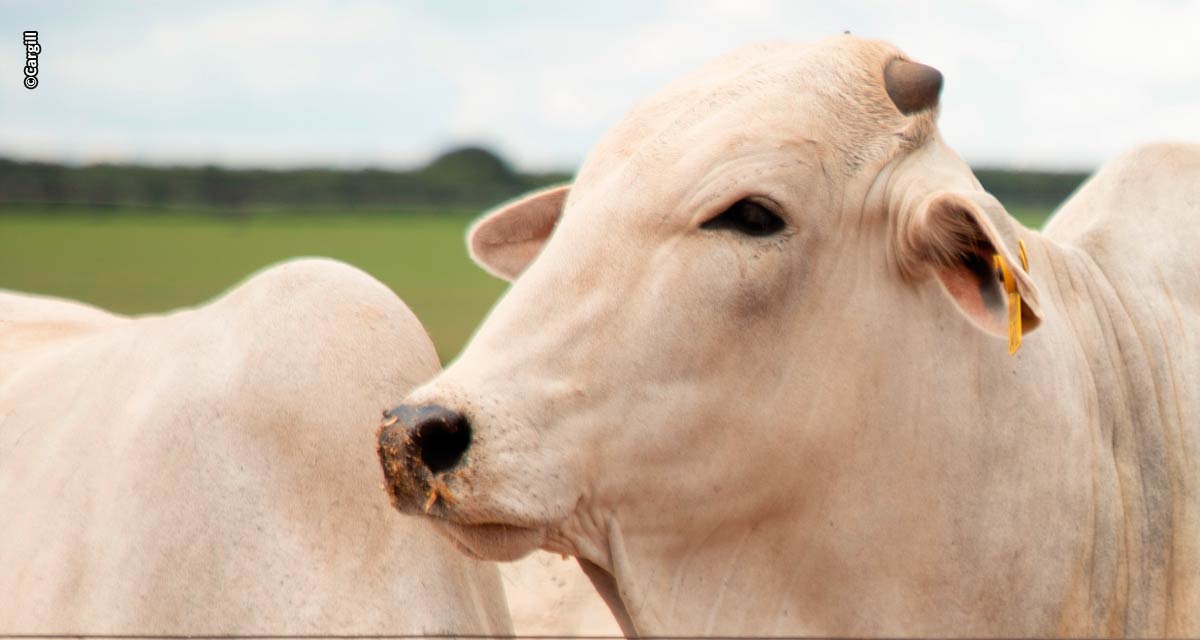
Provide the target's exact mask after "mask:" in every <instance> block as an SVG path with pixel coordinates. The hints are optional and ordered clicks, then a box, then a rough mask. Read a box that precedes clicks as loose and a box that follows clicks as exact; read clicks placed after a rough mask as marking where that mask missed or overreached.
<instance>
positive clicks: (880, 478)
mask: <svg viewBox="0 0 1200 640" xmlns="http://www.w3.org/2000/svg"><path fill="white" fill-rule="evenodd" d="M940 89H941V75H940V74H939V73H938V72H937V71H935V70H933V69H932V68H930V67H927V66H924V65H920V64H918V63H915V62H912V61H910V60H908V59H907V58H906V57H905V56H904V55H903V54H902V53H901V52H899V51H897V50H896V49H894V48H892V47H891V46H889V45H886V44H884V43H880V42H875V41H866V40H861V39H858V38H855V37H851V36H840V37H836V38H832V39H828V40H825V41H821V42H818V43H815V44H811V45H803V46H801V45H792V44H778V45H765V46H752V47H748V48H745V49H743V50H740V51H738V52H736V53H734V54H732V55H729V56H727V57H724V58H722V59H719V60H717V61H716V62H714V63H711V64H709V65H708V66H705V67H703V68H702V69H700V70H699V71H697V72H695V73H693V74H691V75H689V76H687V77H685V78H683V79H682V80H680V81H678V82H676V83H674V84H672V85H670V86H669V87H668V88H667V89H666V90H664V91H663V92H661V93H659V94H658V95H656V96H654V97H652V98H650V99H649V100H647V101H645V102H643V103H641V104H640V105H638V106H637V107H636V108H635V109H634V110H633V111H632V112H631V113H630V114H629V115H628V116H627V117H626V118H625V119H624V120H623V121H622V122H621V123H620V124H619V125H617V127H616V128H615V129H613V130H612V131H611V132H610V133H609V134H608V135H607V136H606V137H605V138H604V139H603V140H602V142H601V143H600V144H599V145H598V146H597V148H596V149H595V150H594V151H593V152H592V153H591V155H590V156H589V157H588V159H587V161H586V162H585V164H584V165H583V167H582V168H581V170H580V171H579V173H578V176H577V178H576V180H575V181H574V182H573V183H572V184H571V185H569V186H562V187H558V188H552V189H547V190H544V191H540V192H537V193H533V194H531V195H529V196H527V197H524V198H522V199H519V200H516V201H514V202H512V203H509V204H507V205H505V206H502V207H500V208H499V209H497V210H495V211H493V212H491V213H489V214H488V215H486V216H484V217H483V218H482V219H481V220H479V221H478V222H477V223H476V224H475V226H474V227H473V228H472V229H471V231H470V234H469V246H470V250H471V254H472V256H473V257H474V258H475V260H476V261H477V262H479V263H480V264H481V265H482V266H483V267H484V268H486V269H488V270H489V271H490V272H492V273H493V274H496V275H498V276H501V277H503V278H507V279H511V280H513V285H512V287H511V289H510V290H509V291H508V292H507V293H506V294H505V296H504V297H503V298H502V299H501V300H500V302H499V303H498V304H497V305H496V307H495V308H494V309H493V311H492V312H491V314H490V315H489V317H488V318H487V320H486V321H485V322H484V324H483V325H482V326H481V327H480V329H479V330H478V332H477V333H476V335H475V336H474V337H473V339H472V340H471V342H470V344H469V345H468V346H467V348H466V349H465V350H464V352H463V353H462V355H461V356H460V357H459V358H458V360H457V361H455V362H454V363H453V364H452V365H451V366H449V367H448V368H447V369H446V370H445V371H444V372H443V373H442V374H441V375H440V376H438V377H437V378H436V379H434V380H433V381H431V382H429V383H428V384H426V385H425V386H424V387H422V388H420V389H418V390H417V391H415V392H414V393H413V394H412V395H411V396H410V397H408V398H407V399H406V400H405V401H404V404H403V405H402V406H400V407H397V408H396V409H394V410H392V411H391V412H390V413H389V414H388V416H387V420H386V421H385V427H384V429H383V430H382V431H381V433H380V454H381V458H382V462H383V466H384V470H385V474H386V477H387V486H388V488H389V491H390V492H391V494H392V498H393V503H394V504H395V505H396V507H397V508H399V509H400V510H402V511H405V512H410V513H425V514H428V515H429V516H431V517H433V518H435V519H436V520H437V522H439V523H440V524H441V525H442V526H443V527H444V529H445V530H446V531H447V533H448V534H449V535H450V536H451V537H452V538H453V539H454V540H455V541H456V542H458V544H459V545H460V546H461V548H462V549H463V550H464V551H466V552H468V553H470V554H473V555H476V556H478V557H482V558H487V559H494V560H508V559H513V558H517V557H520V556H522V555H523V554H526V553H528V552H530V551H531V550H533V549H535V548H544V549H548V550H552V551H557V552H561V553H564V554H570V555H574V556H577V557H579V558H580V559H581V560H582V561H584V562H585V565H586V566H588V567H589V568H590V569H592V570H593V573H594V574H597V575H609V576H615V586H616V590H615V592H619V593H618V594H617V595H616V596H615V597H614V601H616V602H617V603H618V607H621V606H624V607H625V608H626V609H627V610H628V613H629V614H630V615H631V616H632V618H633V621H634V623H635V625H636V626H637V627H638V630H640V631H647V630H653V629H655V628H659V629H661V630H664V631H667V632H679V631H696V630H701V631H703V630H708V631H712V630H719V629H722V628H726V627H724V626H722V624H721V623H718V624H716V625H715V626H714V625H711V624H710V625H708V626H705V624H706V621H707V622H712V620H709V619H708V618H707V616H708V613H706V612H708V611H713V610H714V609H712V607H717V608H718V609H719V608H720V607H719V606H718V605H717V604H714V602H713V598H714V597H717V596H715V595H714V594H715V593H716V590H717V587H718V586H719V587H720V589H721V590H722V591H723V590H725V589H726V588H728V589H737V588H745V586H746V583H747V581H751V582H753V583H754V584H755V585H758V586H763V585H766V586H767V587H769V586H771V585H775V586H777V587H779V588H783V587H782V586H780V585H781V584H782V583H783V582H786V580H784V578H782V577H779V576H777V575H775V573H773V568H772V565H773V564H775V565H780V566H782V565H786V564H787V563H790V562H793V559H792V558H791V556H788V559H787V560H786V561H783V558H782V556H780V554H791V553H793V552H795V553H800V551H798V550H799V549H807V551H806V552H805V553H809V554H810V555H809V556H806V557H807V558H808V559H807V560H805V562H817V563H821V562H833V560H831V559H830V558H836V557H838V556H837V554H838V553H839V552H840V550H838V549H835V548H834V547H836V545H834V547H830V546H829V545H827V544H825V543H822V542H820V540H818V539H817V538H816V536H819V535H820V534H821V532H823V531H826V530H828V528H829V527H830V526H837V527H839V528H841V529H842V530H845V529H846V528H852V529H854V531H855V532H856V533H855V534H854V536H859V537H854V536H850V538H849V539H850V540H851V542H852V543H853V544H860V543H861V544H863V545H866V544H868V542H867V541H868V539H869V536H868V535H867V534H866V533H864V530H863V529H862V527H861V526H859V525H863V526H866V525H864V524H863V523H865V522H867V521H871V524H870V526H871V527H875V526H890V525H893V524H895V523H896V522H897V518H900V517H901V515H900V514H898V513H897V512H896V511H897V509H898V507H897V506H896V505H895V504H894V503H893V502H894V501H889V500H890V498H889V496H892V495H893V493H894V492H897V491H904V490H905V489H906V487H907V485H906V484H905V483H909V482H913V478H914V477H920V476H921V475H922V474H926V473H932V472H933V471H932V470H933V469H934V468H935V467H936V465H937V464H938V463H939V461H941V460H942V459H944V458H947V457H949V456H951V455H952V452H950V451H949V450H948V448H950V447H953V446H958V445H961V444H962V442H960V441H959V440H960V439H961V438H963V437H964V436H963V435H962V434H963V433H964V432H965V431H967V429H965V428H964V427H963V425H965V424H970V423H971V421H973V420H976V421H977V420H979V419H980V415H981V411H983V410H984V409H983V408H981V407H980V406H979V404H978V399H979V398H978V397H979V393H980V388H982V387H983V386H985V385H988V384H990V381H989V379H987V376H988V375H989V374H987V373H986V371H985V373H984V374H982V375H983V376H984V378H983V379H981V378H980V375H981V374H980V373H979V370H980V364H979V363H980V359H981V358H982V359H985V360H986V361H987V362H994V363H997V364H998V366H1004V367H1009V364H1008V363H1010V362H1013V361H1014V360H1015V359H1009V356H1008V349H1007V348H1006V342H1005V339H1006V338H1007V337H1008V336H1009V333H1010V324H1011V322H1012V317H1011V316H1010V305H1012V304H1014V301H1015V304H1016V305H1018V306H1019V307H1020V308H1019V309H1016V314H1018V315H1019V317H1020V318H1021V322H1022V330H1023V331H1024V332H1026V333H1028V332H1029V331H1031V330H1032V329H1034V328H1035V327H1036V326H1037V324H1038V322H1039V302H1038V291H1037V288H1036V286H1035V284H1034V282H1033V280H1032V279H1031V278H1030V277H1029V274H1028V272H1027V270H1026V269H1025V268H1024V267H1023V263H1022V257H1021V255H1020V254H1021V253H1022V251H1021V247H1020V244H1019V242H1018V241H1019V239H1020V238H1019V235H1020V234H1023V233H1026V232H1025V231H1024V230H1023V229H1021V228H1020V227H1019V225H1018V224H1017V223H1015V222H1014V220H1012V219H1011V218H1010V217H1009V215H1008V214H1007V213H1006V212H1005V210H1004V208H1003V207H1002V206H1001V205H1000V203H999V202H997V201H996V199H995V198H993V197H992V196H990V195H989V194H988V193H986V192H985V191H983V190H982V188H981V187H980V185H979V183H978V182H977V181H976V180H975V178H974V177H973V175H972V174H971V172H970V170H969V169H968V168H967V166H966V165H965V164H964V163H963V162H962V161H961V160H960V159H959V158H958V157H957V156H956V155H955V154H954V153H953V152H952V151H951V150H950V149H948V148H947V147H946V146H945V145H944V144H943V142H942V140H941V139H940V137H939V135H938V133H937V130H936V126H935V116H936V113H937V109H938V106H937V99H938V94H939V92H940ZM996 256H999V257H1000V258H999V259H997V258H996ZM998 260H1001V261H1003V265H1004V269H1006V270H1007V271H1008V272H1009V274H1008V276H1009V278H1010V280H1009V282H1008V284H1007V287H1006V282H1005V276H1004V273H1003V270H1002V269H998V268H997V266H998V265H999V264H1000V263H999V261H998ZM1010 291H1011V292H1013V293H1016V294H1017V295H1015V296H1014V295H1009V292H1010ZM1005 370H1006V371H1007V370H1008V369H1007V368H1006V369H1005ZM1016 384H1018V385H1019V384H1020V382H1019V381H1018V382H1017V383H1016ZM939 385H949V387H948V388H954V389H962V390H963V392H961V393H946V394H945V397H935V396H933V395H931V394H933V393H934V392H933V391H931V389H936V388H939ZM945 425H953V426H954V427H958V431H956V432H955V433H957V434H958V435H952V436H949V438H950V442H949V443H945V442H940V443H935V444H931V443H933V442H934V441H935V440H937V438H940V437H942V436H940V435H937V434H938V433H939V432H938V429H939V428H940V427H942V426H945ZM972 428H973V427H972ZM927 446H932V447H934V448H935V449H937V451H938V452H939V453H937V454H936V455H933V456H927V457H926V458H927V460H926V461H923V462H918V463H916V464H917V465H918V466H917V468H913V467H912V466H911V465H909V466H903V465H902V464H901V463H902V462H903V461H904V460H912V455H913V453H914V451H915V450H917V449H919V448H921V447H927ZM897 456H900V457H901V458H898V457H897ZM903 457H907V458H903ZM921 465H928V466H926V467H922V466H921ZM856 498H861V499H862V500H861V501H859V502H855V499H856ZM881 501H882V502H881ZM871 509H876V512H882V513H883V515H882V516H879V517H877V516H876V515H866V514H865V510H871ZM872 513H873V514H874V513H875V512H872ZM880 518H881V519H880ZM855 527H858V528H855ZM914 535H915V534H914ZM823 544H824V545H825V546H822V545H823ZM751 548H753V549H766V550H767V551H764V552H762V553H765V554H766V555H765V556H764V555H762V554H760V553H759V552H755V554H750V553H747V552H746V550H747V549H751ZM739 549H741V551H739ZM710 550H711V551H712V553H710V552H709V551H710ZM718 551H719V552H718ZM752 556H753V557H752ZM734 564H736V565H737V566H738V567H740V569H738V570H737V571H732V569H731V568H730V567H731V566H733V565H734ZM597 568H598V569H597ZM784 568H786V567H784ZM809 568H810V569H812V570H813V571H816V570H817V569H813V568H812V567H809ZM793 569H794V570H795V571H799V569H795V568H794V567H793ZM783 573H784V574H786V573H787V572H786V571H784V572H783ZM801 573H803V572H801ZM718 574H719V575H718ZM721 575H723V576H725V577H726V578H729V576H733V577H732V580H733V582H732V583H730V584H726V585H723V586H722V585H720V584H718V583H721V578H720V576H721ZM796 575H800V574H796ZM777 583H779V584H777ZM609 586H610V587H611V586H612V584H610V585H609ZM793 586H794V585H793ZM810 586H811V585H810ZM764 588H766V587H764ZM609 595H613V594H612V593H610V594H609ZM689 603H691V604H689ZM726 604H727V605H729V604H731V603H728V602H727V603H726ZM777 604H778V602H775V601H774V600H771V602H769V603H766V604H764V605H763V606H767V605H770V606H775V605H777ZM738 606H743V607H745V606H746V602H744V601H741V602H739V603H738ZM814 606H815V605H814ZM752 609H753V607H750V608H749V609H747V611H750V610H752ZM772 611H773V610H772ZM802 613H803V612H801V611H800V610H799V608H793V611H792V614H791V615H802ZM738 615H741V614H738ZM746 615H750V614H749V613H747V614H746ZM773 615H774V614H773ZM770 619H771V620H776V619H777V617H776V618H770ZM672 621H673V622H672ZM679 623H682V626H679ZM673 625H674V626H673ZM781 628H784V627H781Z"/></svg>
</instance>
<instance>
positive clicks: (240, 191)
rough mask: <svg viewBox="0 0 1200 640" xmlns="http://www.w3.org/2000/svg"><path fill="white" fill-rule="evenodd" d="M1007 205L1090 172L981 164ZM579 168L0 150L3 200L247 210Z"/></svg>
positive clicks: (476, 184) (371, 200)
mask: <svg viewBox="0 0 1200 640" xmlns="http://www.w3.org/2000/svg"><path fill="white" fill-rule="evenodd" d="M976 175H977V176H978V177H979V180H980V182H982V183H983V186H984V188H986V189H987V190H988V191H990V192H991V193H992V194H993V195H995V196H996V197H997V198H999V199H1000V201H1001V202H1004V203H1006V204H1021V205H1030V206H1042V207H1052V206H1055V205H1057V204H1058V203H1059V202H1061V201H1062V200H1064V199H1065V198H1066V197H1067V196H1068V195H1069V194H1070V193H1071V192H1072V191H1073V190H1074V189H1075V188H1076V187H1077V186H1079V183H1080V182H1082V181H1083V180H1084V179H1085V178H1086V177H1087V174H1086V173H1080V172H1046V171H1015V170H1007V169H978V170H976ZM570 178H571V175H570V174H569V173H565V172H564V173H554V172H551V173H526V172H519V171H516V170H514V169H513V168H512V166H511V165H509V164H508V163H507V162H506V161H505V160H504V159H503V158H501V157H500V156H498V155H497V154H495V153H493V152H491V151H489V150H487V149H483V148H480V147H463V148H459V149H454V150H452V151H449V152H447V153H445V154H442V155H441V156H439V157H438V158H437V159H435V160H434V161H433V162H431V163H429V164H428V165H426V166H424V167H420V168H417V169H413V170H409V171H396V170H382V169H361V170H349V169H323V168H322V169H290V170H269V169H228V168H222V167H218V166H202V167H156V166H143V165H126V164H94V165H87V166H69V165H63V164H54V163H44V162H24V161H17V160H6V159H2V158H0V208H5V207H6V208H12V207H13V206H14V205H42V206H49V207H54V206H64V205H65V206H72V207H78V206H85V207H90V208H93V209H94V210H95V211H96V212H97V213H103V212H104V211H105V210H111V209H113V208H119V207H120V208H123V207H146V208H161V209H172V208H188V209H199V210H205V211H212V212H214V213H228V214H237V213H239V212H245V211H252V210H258V209H281V210H304V209H330V208H346V209H359V208H392V209H395V208H399V209H403V208H461V209H477V208H481V207H486V206H490V205H493V204H496V203H499V202H502V201H504V200H507V199H510V198H512V197H515V196H517V195H519V194H521V193H524V192H526V191H529V190H531V189H536V188H539V187H543V186H547V185H551V184H559V183H563V182H567V181H569V180H570Z"/></svg>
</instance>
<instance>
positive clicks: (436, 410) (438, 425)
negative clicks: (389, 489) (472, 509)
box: [379, 404, 471, 474]
mask: <svg viewBox="0 0 1200 640" xmlns="http://www.w3.org/2000/svg"><path fill="white" fill-rule="evenodd" d="M386 421H387V422H390V423H391V424H389V425H388V426H387V427H385V428H384V430H383V431H382V432H381V433H380V435H379V442H380V444H381V445H382V444H384V443H395V444H399V443H402V444H401V446H399V447H396V446H394V445H393V446H389V447H387V449H388V450H390V451H396V453H399V451H397V449H401V450H403V454H404V458H406V459H407V460H409V461H411V462H409V464H412V463H414V462H416V461H418V460H419V461H420V463H421V464H422V465H424V466H425V467H426V468H427V469H429V471H430V473H433V474H438V473H441V472H443V471H447V470H450V469H453V468H454V467H455V466H457V465H458V463H459V462H460V461H461V460H462V457H463V454H464V453H465V452H466V451H467V447H469V446H470V445H471V423H470V422H469V421H468V420H467V417H466V416H465V415H463V414H461V413H459V412H458V411H454V410H451V409H447V408H445V407H442V406H440V405H436V404H426V405H417V406H410V405H401V406H399V407H396V408H395V409H392V410H391V411H388V412H387V420H386ZM385 423H386V422H385ZM381 451H382V449H381ZM385 462H386V461H385Z"/></svg>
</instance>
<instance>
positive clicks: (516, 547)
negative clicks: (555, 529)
mask: <svg viewBox="0 0 1200 640" xmlns="http://www.w3.org/2000/svg"><path fill="white" fill-rule="evenodd" d="M433 521H434V523H435V524H436V525H437V526H438V528H440V529H441V530H442V532H443V533H445V534H446V535H447V536H448V537H449V538H450V540H451V541H452V542H454V544H455V546H457V547H458V549H459V550H460V551H462V552H463V553H464V554H466V555H468V556H470V557H472V558H475V559H477V560H490V561H494V562H509V561H512V560H519V559H520V558H522V557H524V556H526V555H528V554H529V553H531V552H533V551H535V550H536V549H538V548H539V547H541V545H542V542H543V541H544V540H545V537H546V531H545V529H544V528H541V527H527V526H520V525H514V524H504V523H499V522H486V523H475V524H472V523H461V522H454V521H452V520H446V519H443V518H434V519H433Z"/></svg>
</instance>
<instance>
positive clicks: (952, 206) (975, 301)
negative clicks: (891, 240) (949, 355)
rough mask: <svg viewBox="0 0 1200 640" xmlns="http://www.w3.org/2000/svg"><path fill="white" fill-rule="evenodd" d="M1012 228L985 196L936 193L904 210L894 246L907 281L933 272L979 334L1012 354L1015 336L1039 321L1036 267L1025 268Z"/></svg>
mask: <svg viewBox="0 0 1200 640" xmlns="http://www.w3.org/2000/svg"><path fill="white" fill-rule="evenodd" d="M1018 227H1019V223H1018V222H1017V221H1016V220H1014V219H1013V218H1012V217H1011V216H1009V215H1008V212H1007V211H1005V210H1004V206H1003V205H1001V204H1000V202H999V201H998V200H996V198H994V197H993V196H992V195H991V194H989V193H987V192H985V191H977V190H970V191H934V192H932V193H929V194H927V195H925V196H924V197H922V198H921V199H920V200H918V201H916V202H914V203H913V206H911V207H910V208H909V209H908V210H907V211H905V212H904V214H903V215H902V217H901V220H900V224H899V227H898V229H897V230H898V235H897V245H896V246H897V251H896V253H897V258H898V261H899V264H900V268H901V270H902V271H904V272H905V274H906V275H908V276H910V277H921V274H929V273H931V272H932V274H933V275H935V276H936V277H937V279H938V280H939V281H940V282H941V284H942V286H943V287H944V288H945V290H946V293H948V294H949V295H950V298H952V299H953V300H954V302H955V304H956V305H957V306H958V308H959V310H961V311H962V312H963V313H964V314H965V315H966V316H967V317H968V318H970V319H971V321H972V322H974V323H975V325H976V326H978V327H980V328H982V329H983V330H984V331H987V332H988V333H991V334H994V335H997V336H1002V337H1008V338H1009V341H1010V342H1009V344H1010V351H1014V352H1015V351H1016V348H1017V347H1018V346H1020V335H1021V333H1028V332H1030V331H1033V330H1034V329H1036V328H1037V326H1038V324H1040V323H1041V311H1040V305H1039V303H1038V297H1039V296H1038V288H1037V285H1036V284H1035V283H1034V281H1033V279H1032V278H1030V276H1029V272H1030V271H1031V270H1032V269H1033V268H1034V267H1035V265H1028V263H1027V258H1026V255H1025V250H1024V245H1023V244H1022V243H1021V242H1020V240H1019V238H1018V235H1017V229H1018ZM1013 293H1015V294H1017V295H1015V296H1014V295H1012V294H1013ZM1014 301H1015V303H1016V305H1019V309H1017V310H1015V311H1014V306H1013V304H1014ZM1018 314H1019V319H1020V322H1019V324H1018V323H1017V322H1016V321H1017V317H1014V316H1015V315H1018ZM1014 333H1015V334H1016V335H1015V338H1014ZM1014 341H1015V344H1014Z"/></svg>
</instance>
